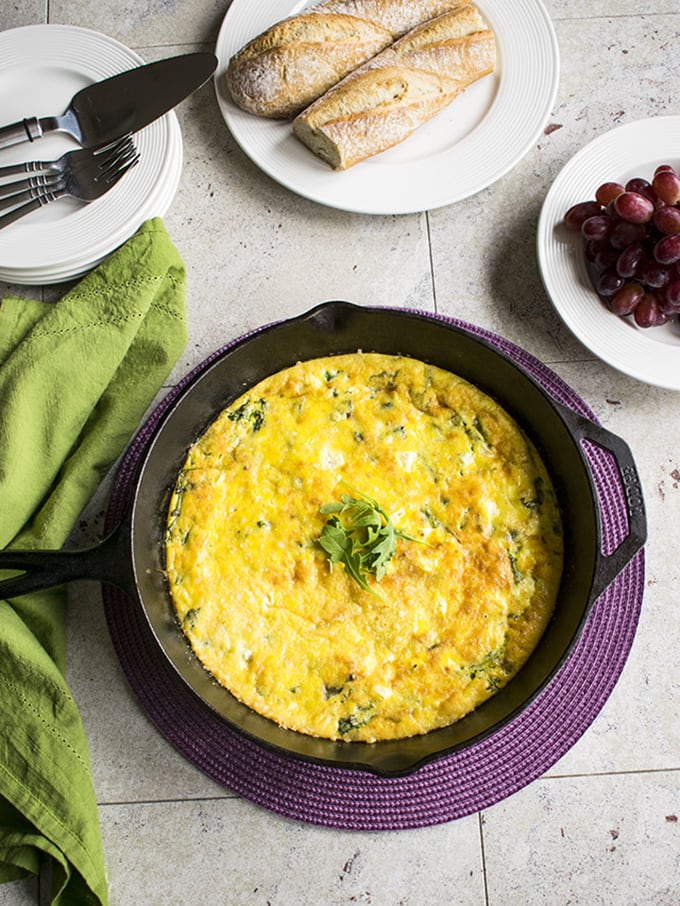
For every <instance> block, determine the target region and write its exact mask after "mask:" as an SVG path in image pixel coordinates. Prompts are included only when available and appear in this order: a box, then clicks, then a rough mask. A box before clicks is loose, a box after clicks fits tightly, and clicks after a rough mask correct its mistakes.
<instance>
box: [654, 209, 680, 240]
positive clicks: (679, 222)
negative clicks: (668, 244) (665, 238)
mask: <svg viewBox="0 0 680 906" xmlns="http://www.w3.org/2000/svg"><path fill="white" fill-rule="evenodd" d="M652 222H653V224H654V226H655V227H656V228H657V230H659V232H660V233H666V234H667V235H669V234H671V233H680V208H676V207H673V205H664V206H663V207H662V208H659V209H658V211H654V217H653V218H652Z"/></svg>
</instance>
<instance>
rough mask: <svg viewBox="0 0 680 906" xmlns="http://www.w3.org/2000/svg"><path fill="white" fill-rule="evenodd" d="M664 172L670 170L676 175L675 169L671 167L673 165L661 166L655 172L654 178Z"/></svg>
mask: <svg viewBox="0 0 680 906" xmlns="http://www.w3.org/2000/svg"><path fill="white" fill-rule="evenodd" d="M664 170H670V172H671V173H675V167H673V166H671V164H659V166H658V167H657V168H656V170H655V171H654V176H656V174H657V173H663V171H664Z"/></svg>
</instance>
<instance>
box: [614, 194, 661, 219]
mask: <svg viewBox="0 0 680 906" xmlns="http://www.w3.org/2000/svg"><path fill="white" fill-rule="evenodd" d="M614 210H615V211H616V213H617V214H618V215H619V217H620V218H621V219H622V220H628V221H629V222H630V223H648V222H649V221H650V220H651V219H652V214H653V213H654V205H653V204H652V202H651V201H650V200H649V199H648V198H645V196H644V195H640V194H639V193H638V192H623V193H622V194H621V195H619V196H618V198H616V199H614Z"/></svg>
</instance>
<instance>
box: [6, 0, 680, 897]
mask: <svg viewBox="0 0 680 906" xmlns="http://www.w3.org/2000/svg"><path fill="white" fill-rule="evenodd" d="M228 5H229V4H228V3H227V2H225V0H175V2H166V0H147V2H145V3H143V4H131V3H124V4H118V3H115V4H102V3H100V2H99V0H96V2H95V0H50V2H49V3H47V4H46V3H45V2H44V0H23V2H22V3H18V2H14V0H6V2H4V3H2V4H1V5H0V29H9V28H15V27H18V26H22V25H27V24H34V23H42V22H46V21H47V22H50V23H61V24H71V25H87V26H88V27H90V28H93V29H96V30H97V31H100V32H104V33H106V34H108V35H110V36H112V37H115V38H117V39H119V40H121V41H122V42H124V43H125V44H127V45H128V46H129V47H132V48H134V49H135V50H136V51H137V52H139V53H140V54H141V55H142V56H143V57H145V58H146V59H149V60H151V59H155V58H159V57H162V56H170V55H172V54H174V53H181V52H184V51H188V50H192V49H212V48H213V47H214V43H215V39H216V35H217V31H218V28H219V26H220V23H221V21H222V18H223V16H224V14H225V12H226V9H227V7H228ZM480 6H482V7H483V4H482V3H481V0H480ZM547 7H548V9H549V12H550V14H551V16H552V18H553V21H554V24H555V29H556V33H557V37H558V42H559V46H560V54H561V78H560V86H559V91H558V94H557V99H556V102H555V106H554V109H553V110H552V112H551V114H550V117H549V122H548V124H547V125H548V126H549V128H546V130H545V133H544V134H543V135H541V136H540V138H539V139H538V140H537V141H536V143H535V145H534V146H533V147H532V149H531V150H530V151H529V153H528V154H527V155H526V157H525V158H524V159H523V160H522V161H521V162H520V163H519V164H518V165H517V166H516V167H515V168H514V169H513V170H512V172H510V173H509V174H508V175H506V176H505V177H504V178H502V179H500V180H499V181H498V182H497V183H495V184H494V185H492V186H491V187H489V188H487V189H486V190H484V191H482V192H480V193H479V194H478V195H476V196H475V197H473V198H470V199H468V200H466V201H463V202H461V203H459V204H456V205H453V206H449V207H445V208H442V209H439V210H435V211H432V212H430V213H421V214H414V215H408V216H396V217H392V216H384V217H383V216H380V217H367V216H362V215H353V214H347V213H344V212H340V211H335V210H331V209H327V208H324V207H321V206H319V205H316V204H315V203H313V202H309V201H306V200H303V199H301V198H299V197H297V196H296V195H294V194H292V193H290V192H288V191H287V190H286V189H284V188H282V187H280V186H279V185H278V184H276V183H274V182H273V181H271V180H270V179H269V178H268V177H266V176H264V175H263V174H262V173H261V172H260V171H259V170H258V169H257V167H256V166H255V165H254V164H253V163H251V161H250V160H248V159H247V158H246V157H245V156H244V155H243V153H242V152H241V151H240V150H239V149H238V148H237V147H236V145H235V143H234V141H233V140H232V138H231V137H230V134H229V132H228V130H227V129H226V127H225V125H224V122H223V120H222V118H221V115H220V112H219V108H218V106H217V104H216V101H215V96H214V92H213V89H212V86H211V85H206V86H204V88H203V89H201V90H200V92H198V93H197V94H196V95H195V96H193V97H192V98H191V99H190V100H188V101H186V102H185V103H183V104H182V105H181V107H180V108H179V110H178V114H179V118H180V122H181V126H182V132H183V138H184V147H185V164H184V170H183V176H182V182H181V186H180V189H179V192H178V194H177V197H176V199H175V200H174V202H173V204H172V206H171V208H170V210H169V211H168V212H167V214H166V216H165V223H166V225H167V227H168V229H169V232H170V234H171V236H172V237H173V239H174V240H175V242H176V244H177V246H178V248H179V249H180V252H181V253H182V255H183V257H184V259H185V262H186V264H187V268H188V317H189V326H190V339H189V342H188V344H187V347H186V350H185V352H184V355H183V356H182V358H181V360H180V361H179V363H178V364H177V366H176V369H175V371H174V372H173V375H172V377H171V383H172V382H174V381H176V380H178V379H179V378H180V377H182V376H183V375H184V374H185V373H186V372H187V371H189V370H190V369H191V368H192V367H193V366H195V365H196V364H198V363H199V362H200V361H201V360H202V359H203V358H204V357H205V356H207V355H208V354H209V353H210V352H212V351H213V350H214V349H215V348H217V347H218V346H220V345H222V344H223V343H224V342H226V341H228V340H229V339H231V338H233V337H236V336H239V335H241V334H242V333H244V332H246V331H248V330H250V329H252V328H255V327H257V326H259V325H261V324H264V323H267V322H269V321H272V320H275V319H278V318H281V317H285V316H289V315H294V314H297V313H301V312H303V311H305V310H307V309H308V308H310V307H311V306H313V305H315V304H317V303H318V302H321V301H324V300H326V299H331V298H344V299H349V300H352V301H355V302H357V303H359V304H364V305H390V306H410V307H415V308H419V309H424V310H429V311H437V312H439V313H442V314H445V315H453V316H456V317H459V318H462V319H463V320H466V321H469V322H471V323H474V324H477V325H479V326H481V327H485V328H488V329H490V330H492V331H494V332H497V333H499V334H501V335H503V336H505V337H506V338H507V339H509V340H512V341H513V342H515V343H517V344H519V345H521V346H523V347H524V348H525V349H526V350H527V351H529V352H530V353H532V354H533V355H535V356H537V357H538V358H539V359H541V360H542V361H543V362H545V363H546V364H548V365H549V366H550V367H551V368H552V369H553V370H554V371H556V372H557V374H559V375H560V376H561V377H562V378H563V379H564V380H566V381H567V383H569V384H570V385H571V386H572V387H573V388H574V390H575V391H576V392H577V393H578V394H579V395H580V396H582V398H583V399H584V400H586V401H587V403H588V404H589V405H590V406H591V408H592V409H593V410H594V412H595V413H596V415H597V417H598V419H599V420H600V421H601V422H602V423H603V424H604V425H605V426H606V427H607V428H608V429H610V430H611V431H613V432H614V433H616V434H619V435H620V436H622V437H623V438H624V439H625V440H626V441H627V442H628V443H629V445H630V446H631V448H632V450H633V453H634V456H635V458H636V462H637V465H638V468H639V471H640V475H641V480H642V484H643V487H644V490H645V497H646V506H647V514H648V520H649V541H648V545H647V549H646V558H647V571H646V588H645V598H644V607H643V612H642V618H641V621H640V625H639V630H638V633H637V636H636V639H635V642H634V645H633V648H632V651H631V654H630V657H629V659H628V662H627V664H626V666H625V668H624V670H623V673H622V675H621V677H620V680H619V682H618V684H617V686H616V688H615V689H614V691H613V693H612V695H611V697H610V698H609V700H608V701H607V703H606V705H605V706H604V708H603V709H602V711H601V713H600V714H599V716H598V717H597V719H596V720H595V721H594V723H593V724H592V726H591V727H590V728H589V729H588V730H587V732H586V733H585V734H584V735H583V737H582V738H581V739H580V740H579V741H578V742H577V743H576V744H575V745H574V746H573V748H572V749H571V750H570V751H569V752H568V753H567V754H566V755H564V757H563V758H562V759H561V760H559V761H558V762H557V763H556V764H554V765H553V766H552V767H551V768H550V769H549V770H548V771H547V773H546V774H545V775H544V776H542V777H541V778H540V779H538V780H536V781H534V782H533V783H532V784H530V785H529V786H527V787H525V788H524V789H522V790H521V791H519V792H517V793H515V794H514V795H512V796H511V797H509V798H508V799H505V800H504V801H502V802H500V803H498V804H496V805H494V806H492V807H490V808H488V809H485V810H484V811H483V812H481V813H479V814H475V815H471V816H468V817H465V818H463V819H460V820H458V821H452V822H449V823H447V824H443V825H438V826H434V827H429V828H422V829H417V830H406V831H400V832H374V833H361V832H354V831H338V830H332V829H328V828H320V827H316V826H311V825H306V824H301V823H298V822H295V821H292V820H289V819H287V818H282V817H279V816H277V815H274V814H273V813H270V812H269V811H266V810H264V809H262V808H260V807H259V806H256V805H253V804H251V803H250V802H248V801H246V800H244V799H242V798H239V797H238V796H236V795H234V794H233V793H232V792H230V791H229V790H228V789H224V788H222V787H221V786H218V785H217V784H216V783H214V782H213V781H212V780H210V779H208V778H207V777H206V776H205V775H203V774H202V773H201V772H200V771H199V770H197V769H196V768H195V767H194V766H193V765H191V764H190V763H188V762H187V761H186V760H185V759H184V758H183V757H182V756H181V755H180V754H179V753H178V752H176V751H175V750H174V749H173V748H172V747H171V746H170V745H169V743H167V742H166V741H165V739H164V738H163V737H162V736H161V735H160V734H159V733H158V732H157V731H156V729H155V728H154V726H153V725H152V724H151V723H150V722H149V721H148V719H147V718H146V716H145V715H144V713H143V712H142V711H141V710H140V708H139V706H138V704H137V702H136V700H135V699H134V697H133V695H132V694H131V692H130V690H129V687H128V686H127V684H126V681H125V679H124V676H123V674H122V671H121V669H120V666H119V664H118V662H117V659H116V656H115V654H114V652H113V649H112V646H111V642H110V638H109V636H108V632H107V628H106V624H105V620H104V615H103V610H102V606H101V599H100V595H99V590H98V588H97V586H95V585H94V584H92V583H81V584H80V585H77V586H74V587H73V589H72V595H71V605H70V618H69V664H70V666H69V679H70V682H71V686H72V689H73V692H74V695H75V697H76V700H77V701H78V703H79V705H80V707H81V711H82V715H83V720H84V723H85V727H86V730H87V733H88V738H89V741H90V748H91V756H92V763H93V773H94V783H95V788H96V791H97V797H98V802H99V805H100V815H101V824H102V834H103V840H104V847H105V853H106V862H107V869H108V874H109V880H110V894H111V903H112V906H139V904H143V906H193V904H197V906H198V904H203V903H216V904H217V903H219V904H225V906H266V904H272V906H307V904H309V906H345V904H352V903H365V904H368V903H371V904H373V906H396V904H402V903H403V904H407V906H425V904H427V906H452V904H456V906H458V904H460V906H468V904H469V906H501V904H502V906H533V904H536V906H544V904H546V906H567V904H572V906H574V904H579V906H599V904H603V906H675V904H677V903H679V902H680V683H679V682H678V670H677V667H678V658H677V653H676V650H675V644H674V642H675V640H677V639H678V638H680V607H678V605H679V604H680V592H679V591H678V588H679V587H680V586H679V580H680V569H679V567H678V563H679V560H678V556H677V537H678V535H679V534H680V453H679V451H680V395H679V394H678V393H677V392H673V391H669V390H661V389H658V388H653V387H648V386H646V385H644V384H642V383H639V382H637V381H636V380H634V379H632V378H628V377H627V376H625V375H623V374H621V373H619V372H617V371H614V370H613V369H612V368H610V367H609V366H607V365H606V364H604V363H602V362H600V361H598V360H596V359H595V358H593V356H592V355H591V354H590V353H589V351H588V350H587V349H586V348H585V347H583V346H582V345H581V344H580V343H579V342H578V341H577V340H576V339H575V338H574V337H573V335H572V334H571V333H570V332H569V330H568V329H567V328H566V327H565V326H564V325H563V324H562V322H561V321H560V319H559V318H558V316H557V315H556V313H555V311H554V310H553V308H552V306H551V304H550V302H549V300H548V299H547V298H546V295H545V292H544V290H543V287H542V284H541V281H540V277H539V273H538V269H537V264H536V256H535V235H536V226H537V219H538V215H539V211H540V207H541V203H542V200H543V198H544V196H545V194H546V191H547V190H548V188H549V186H550V185H551V182H552V181H553V179H554V178H555V177H556V175H557V174H558V172H559V170H560V169H561V167H562V166H563V165H564V164H565V163H566V162H567V160H569V158H570V157H571V156H572V155H573V154H574V153H575V152H576V151H578V150H579V149H580V148H581V147H582V146H583V145H585V144H586V143H587V142H588V141H590V140H591V139H592V138H594V137H595V136H597V135H599V134H601V133H603V132H605V131H607V130H609V129H611V128H613V127H614V126H616V125H617V124H619V123H626V122H630V121H633V120H638V119H643V118H646V117H649V116H654V115H662V114H678V113H680V102H679V101H678V92H677V87H678V84H679V82H680V62H679V60H680V57H679V56H678V54H677V46H678V39H679V38H680V11H678V6H677V0H651V2H650V3H649V4H647V5H646V7H645V12H644V13H640V12H639V9H640V6H639V4H638V3H635V2H633V0H603V2H602V3H600V4H597V5H596V6H595V7H594V6H593V4H592V3H591V2H589V0H571V2H567V0H548V2H547ZM46 10H47V15H46ZM0 103H1V99H0ZM310 247H313V249H314V255H313V259H312V258H311V256H310V252H309V250H310ZM63 289H64V287H47V288H45V290H44V293H45V298H46V299H53V298H58V296H59V295H60V293H61V292H62V291H63ZM8 291H12V292H18V293H19V294H23V295H32V294H34V293H36V292H40V291H41V290H39V289H37V288H35V287H9V286H6V285H2V284H0V296H1V295H3V294H5V293H6V292H8ZM105 496H106V491H105V489H104V490H103V492H102V494H101V495H99V498H100V499H97V500H95V501H93V504H92V506H91V507H90V509H89V511H88V514H87V522H88V526H89V528H88V531H89V533H90V534H91V535H92V536H93V537H94V536H96V534H97V531H98V530H99V528H100V525H101V512H102V510H103V507H104V502H105ZM39 895H40V892H39V890H38V885H37V883H25V882H17V883H14V884H10V885H5V886H4V887H3V888H0V906H24V904H27V903H37V902H38V901H39Z"/></svg>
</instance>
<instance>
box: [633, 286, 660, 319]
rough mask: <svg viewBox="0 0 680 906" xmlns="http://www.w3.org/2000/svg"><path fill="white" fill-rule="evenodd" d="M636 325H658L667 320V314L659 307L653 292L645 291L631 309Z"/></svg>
mask: <svg viewBox="0 0 680 906" xmlns="http://www.w3.org/2000/svg"><path fill="white" fill-rule="evenodd" d="M633 318H634V320H635V323H636V324H637V326H638V327H660V326H661V325H662V324H665V323H666V321H668V315H667V314H665V312H662V311H661V309H660V308H659V304H658V302H657V299H656V296H655V295H654V293H645V294H644V296H643V297H642V299H640V301H639V302H638V304H637V305H636V306H635V309H634V310H633Z"/></svg>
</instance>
